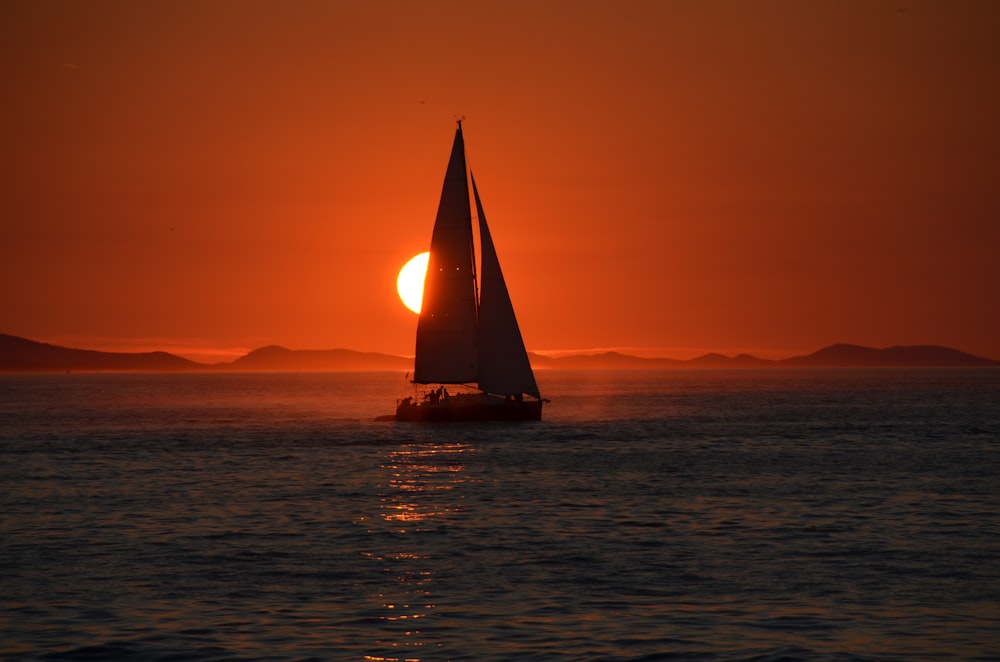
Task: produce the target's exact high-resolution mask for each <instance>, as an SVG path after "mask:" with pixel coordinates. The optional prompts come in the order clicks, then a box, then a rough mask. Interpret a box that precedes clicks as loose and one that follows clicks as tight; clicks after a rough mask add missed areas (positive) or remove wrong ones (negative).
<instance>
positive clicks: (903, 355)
mask: <svg viewBox="0 0 1000 662" xmlns="http://www.w3.org/2000/svg"><path fill="white" fill-rule="evenodd" d="M529 358H530V360H531V364H532V366H534V367H535V368H536V369H546V368H549V369H562V370H650V369H654V370H655V369H664V368H706V369H707V368H716V369H717V368H887V367H892V368H903V367H912V368H943V367H988V366H1000V361H993V360H991V359H987V358H982V357H979V356H973V355H971V354H967V353H965V352H962V351H959V350H957V349H951V348H949V347H941V346H938V345H917V346H905V347H904V346H897V347H887V348H884V349H874V348H871V347H863V346H860V345H847V344H836V345H830V346H829V347H824V348H823V349H820V350H818V351H816V352H813V353H812V354H808V355H806V356H794V357H791V358H787V359H780V360H771V359H762V358H758V357H756V356H751V355H749V354H740V355H737V356H725V355H723V354H716V353H709V354H705V355H703V356H699V357H697V358H693V359H686V360H681V359H669V358H642V357H638V356H631V355H629V354H622V353H620V352H601V353H580V354H573V355H569V356H561V357H552V356H545V355H543V354H536V353H530V354H529ZM412 367H413V359H412V358H408V357H405V356H397V355H393V354H381V353H378V352H357V351H354V350H349V349H325V350H306V349H300V350H292V349H288V348H286V347H281V346H278V345H270V346H267V347H261V348H260V349H255V350H253V351H252V352H250V353H248V354H246V355H244V356H242V357H240V358H238V359H236V360H235V361H232V362H229V363H218V364H213V365H208V364H204V363H197V362H195V361H190V360H188V359H185V358H183V357H180V356H177V355H175V354H170V353H168V352H101V351H97V350H92V349H73V348H69V347H60V346H58V345H50V344H48V343H43V342H37V341H34V340H28V339H26V338H20V337H18V336H11V335H6V334H0V372H65V371H80V372H102V371H121V372H125V371H146V372H179V371H206V370H216V371H219V370H240V371H247V372H266V371H281V372H294V371H336V370H343V371H352V370H354V371H365V370H410V369H411V368H412Z"/></svg>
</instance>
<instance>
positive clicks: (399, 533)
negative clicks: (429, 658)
mask: <svg viewBox="0 0 1000 662" xmlns="http://www.w3.org/2000/svg"><path fill="white" fill-rule="evenodd" d="M472 450H473V449H472V447H471V446H470V445H469V444H462V443H452V444H411V445H406V446H403V447H400V448H397V449H393V450H391V451H389V452H388V453H387V454H386V457H385V460H384V462H383V463H382V466H381V468H382V470H383V471H384V472H385V479H384V483H383V484H382V485H381V486H380V488H381V495H380V502H379V512H378V516H377V517H374V518H370V519H369V518H366V521H367V523H368V526H369V529H368V533H369V535H370V536H371V537H372V542H373V546H374V547H375V548H376V549H377V550H378V551H370V552H366V553H365V556H367V557H369V558H370V559H371V560H372V561H373V562H376V563H380V564H382V571H383V573H384V575H385V577H386V580H387V581H386V582H385V584H384V585H383V586H382V587H381V589H382V590H380V591H378V592H375V593H373V594H372V595H370V599H371V600H372V601H373V602H374V603H375V604H377V607H374V605H373V607H374V609H373V611H374V614H373V615H375V616H376V617H377V619H378V621H379V623H380V624H381V625H380V627H379V633H378V635H377V637H376V638H375V640H374V641H373V642H372V643H373V650H371V651H370V652H369V654H367V655H365V658H364V659H366V660H372V661H380V662H419V661H420V659H421V657H420V656H421V655H424V654H427V655H431V654H434V653H435V650H434V649H435V648H436V647H437V646H440V644H434V643H433V642H431V641H428V639H427V638H426V637H425V635H424V633H423V632H422V631H421V629H420V628H421V626H422V625H423V623H424V622H425V621H426V620H427V619H428V618H429V617H432V616H433V615H434V612H435V610H436V609H437V604H436V603H435V600H434V598H433V591H432V588H433V584H434V580H435V577H434V575H433V573H432V571H431V570H430V569H429V568H430V567H432V566H431V565H430V563H431V558H432V554H433V553H432V552H430V551H428V550H429V548H430V545H429V544H428V535H429V534H433V533H435V532H440V531H441V530H442V529H443V528H445V527H447V526H448V525H449V523H450V522H451V521H453V520H454V518H455V517H458V516H460V515H461V513H462V506H461V502H462V499H463V498H464V495H463V493H462V490H461V487H462V485H463V484H464V483H465V482H466V480H467V478H466V476H465V475H464V474H463V470H464V466H463V463H462V455H463V454H465V453H469V452H472ZM431 537H433V536H432V535H431ZM425 649H428V650H426V652H425Z"/></svg>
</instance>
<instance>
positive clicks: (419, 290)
mask: <svg viewBox="0 0 1000 662" xmlns="http://www.w3.org/2000/svg"><path fill="white" fill-rule="evenodd" d="M430 256H431V254H430V253H420V254H419V255H414V256H413V257H412V258H410V261H409V262H407V263H406V264H404V265H403V268H402V269H400V270H399V276H398V277H397V278H396V291H397V292H399V298H400V300H401V301H402V302H403V305H404V306H406V307H407V308H409V309H410V310H412V311H413V312H415V313H419V312H420V304H421V303H422V302H423V299H424V276H425V275H426V274H427V259H428V258H429V257H430Z"/></svg>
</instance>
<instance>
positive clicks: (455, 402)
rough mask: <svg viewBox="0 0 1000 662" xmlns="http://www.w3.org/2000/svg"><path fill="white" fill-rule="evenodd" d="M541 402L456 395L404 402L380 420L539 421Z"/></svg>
mask: <svg viewBox="0 0 1000 662" xmlns="http://www.w3.org/2000/svg"><path fill="white" fill-rule="evenodd" d="M541 419H542V401H541V400H508V399H505V398H500V397H497V396H491V395H453V396H448V397H445V398H442V399H440V400H438V401H437V402H426V401H425V402H413V401H412V400H411V399H406V400H403V401H402V402H400V403H399V405H398V406H397V407H396V414H395V416H384V417H379V420H395V421H406V422H416V423H420V422H451V421H454V422H463V421H464V422H469V421H540V420H541Z"/></svg>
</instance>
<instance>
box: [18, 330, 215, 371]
mask: <svg viewBox="0 0 1000 662" xmlns="http://www.w3.org/2000/svg"><path fill="white" fill-rule="evenodd" d="M205 367H206V366H204V365H202V364H200V363H195V362H194V361H188V360H187V359H185V358H181V357H180V356H176V355H174V354H169V353H167V352H135V353H131V352H99V351H96V350H92V349H70V348H68V347H59V346H58V345H49V344H47V343H41V342H36V341H34V340H27V339H25V338H18V337H17V336H9V335H6V334H3V333H0V371H2V372H64V371H67V370H79V371H85V372H89V371H105V370H107V371H123V372H125V371H157V372H170V371H184V370H200V369H204V368H205Z"/></svg>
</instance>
